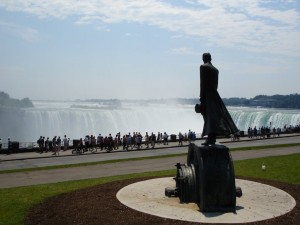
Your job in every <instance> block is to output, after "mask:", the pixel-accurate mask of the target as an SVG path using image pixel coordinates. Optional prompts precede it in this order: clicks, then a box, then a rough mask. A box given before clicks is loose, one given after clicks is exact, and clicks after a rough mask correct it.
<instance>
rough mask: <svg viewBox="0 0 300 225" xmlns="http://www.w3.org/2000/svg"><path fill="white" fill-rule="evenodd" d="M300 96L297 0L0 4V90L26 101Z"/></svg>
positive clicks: (33, 0) (21, 0) (23, 0)
mask: <svg viewBox="0 0 300 225" xmlns="http://www.w3.org/2000/svg"><path fill="white" fill-rule="evenodd" d="M203 52H210V53H211V54H212V63H213V64H214V65H215V66H216V67H217V68H218V69H219V72H220V73H219V92H220V95H221V97H247V98H251V97H254V96H255V95H258V94H266V95H273V94H292V93H300V87H299V84H300V73H299V72H300V65H299V64H300V1H298V0H285V1H284V0H248V1H247V0H226V1H224V0H181V1H179V0H161V1H159V0H82V1H79V0H77V1H76V0H56V1H54V0H0V91H4V92H6V93H8V94H9V95H10V96H11V97H13V98H24V97H29V98H30V99H52V100H57V99H62V100H69V99H70V100H71V99H90V98H106V99H107V98H109V99H110V98H119V99H153V98H172V97H183V98H191V97H192V98H194V97H195V98H197V97H198V96H199V65H200V64H201V63H202V59H201V58H202V53H203Z"/></svg>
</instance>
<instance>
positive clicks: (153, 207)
mask: <svg viewBox="0 0 300 225" xmlns="http://www.w3.org/2000/svg"><path fill="white" fill-rule="evenodd" d="M236 185H237V186H239V187H241V188H242V191H243V196H242V197H241V198H237V207H236V212H235V213H202V212H200V211H199V208H198V206H197V205H196V204H194V203H189V204H180V203H179V198H168V197H166V196H165V194H164V193H165V192H164V190H165V188H166V187H175V181H174V180H173V178H172V177H167V178H158V179H151V180H146V181H141V182H137V183H134V184H131V185H128V186H126V187H124V188H122V189H121V190H120V191H119V192H118V193H117V198H118V200H119V201H120V202H121V203H123V204H124V205H126V206H128V207H130V208H132V209H135V210H137V211H141V212H144V213H148V214H151V215H155V216H159V217H163V218H169V219H176V220H183V221H190V222H201V223H226V224H230V223H247V222H255V221H262V220H267V219H271V218H274V217H278V216H281V215H283V214H285V213H288V212H289V211H291V210H292V209H293V208H294V207H295V206H296V201H295V199H294V198H293V197H292V196H291V195H289V194H288V193H286V192H284V191H282V190H280V189H278V188H275V187H272V186H269V185H265V184H261V183H257V182H253V181H247V180H241V179H236Z"/></svg>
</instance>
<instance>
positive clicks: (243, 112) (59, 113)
mask: <svg viewBox="0 0 300 225" xmlns="http://www.w3.org/2000/svg"><path fill="white" fill-rule="evenodd" d="M34 105H35V107H34V108H28V109H22V110H21V111H20V112H18V113H15V114H16V115H15V116H13V115H9V114H12V113H2V114H0V122H1V123H2V124H3V121H4V122H5V121H8V120H9V121H8V122H6V125H5V126H4V127H3V126H2V127H1V130H0V137H1V138H2V140H5V139H6V138H7V137H11V138H12V140H16V141H23V142H31V141H35V140H37V139H38V138H39V136H44V137H49V138H53V136H61V137H62V136H63V135H65V134H66V135H67V136H68V137H70V138H71V139H77V138H80V137H84V136H85V135H96V136H97V135H98V134H99V133H101V134H102V135H104V136H106V135H108V134H109V133H111V134H112V135H115V134H116V133H118V132H121V134H122V135H123V134H127V133H129V132H131V133H132V132H141V133H142V135H144V134H145V133H146V132H148V133H151V132H153V133H155V134H157V133H158V132H167V133H168V134H169V135H170V134H178V133H179V132H182V133H187V132H188V131H189V130H192V131H194V132H196V133H197V134H200V133H201V132H202V127H203V119H202V116H201V115H200V114H196V113H195V111H194V106H193V105H180V104H177V105H176V104H170V105H163V104H143V105H141V104H133V103H123V104H122V106H114V105H101V104H99V103H89V102H79V103H78V102H72V101H70V102H54V101H34ZM228 111H229V112H230V114H231V115H232V118H233V120H234V122H235V123H236V125H237V127H238V128H239V129H240V130H241V131H246V130H247V129H248V127H254V126H256V127H261V126H270V125H271V126H272V127H284V126H285V125H287V126H289V125H293V126H295V125H299V124H300V110H288V109H266V108H249V107H228ZM8 115H9V117H8ZM8 118H9V119H8ZM15 118H17V119H15Z"/></svg>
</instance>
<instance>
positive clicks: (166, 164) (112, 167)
mask: <svg viewBox="0 0 300 225" xmlns="http://www.w3.org/2000/svg"><path fill="white" fill-rule="evenodd" d="M283 143H300V138H299V136H293V137H284V138H276V139H267V140H259V141H244V142H231V143H226V146H228V147H229V148H234V147H245V146H259V145H272V144H283ZM187 150H188V147H186V146H185V147H175V146H173V147H172V148H163V149H154V150H142V151H130V152H115V153H100V154H86V155H80V156H70V155H67V154H69V153H64V154H66V155H64V156H61V157H40V158H35V159H22V160H17V159H16V160H10V161H2V162H1V168H2V170H6V169H11V168H30V167H43V166H49V165H62V164H73V163H80V162H81V163H82V162H94V161H106V160H114V159H125V158H134V157H147V156H158V155H166V154H174V153H186V152H187ZM294 153H300V147H299V146H297V147H288V148H274V149H265V150H251V151H233V152H232V153H231V154H232V158H233V160H243V159H250V158H260V157H267V156H274V155H287V154H294ZM35 154H37V153H35ZM20 157H21V156H20ZM178 162H181V163H184V162H186V156H176V157H170V158H158V159H147V160H138V161H126V162H117V163H109V164H99V165H93V166H81V167H73V168H65V169H52V170H39V171H32V172H18V173H4V174H0V180H1V183H0V188H9V187H18V186H28V185H35V184H47V183H56V182H62V181H69V180H80V179H89V178H99V177H105V176H113V175H122V174H131V173H141V172H149V171H160V170H168V169H174V168H175V167H174V165H175V164H176V163H178Z"/></svg>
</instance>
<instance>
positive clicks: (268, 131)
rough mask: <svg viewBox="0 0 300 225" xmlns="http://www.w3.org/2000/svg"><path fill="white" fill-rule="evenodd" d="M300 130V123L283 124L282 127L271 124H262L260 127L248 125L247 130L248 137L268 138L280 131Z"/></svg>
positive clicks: (277, 134) (291, 131) (294, 131)
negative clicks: (293, 124)
mask: <svg viewBox="0 0 300 225" xmlns="http://www.w3.org/2000/svg"><path fill="white" fill-rule="evenodd" d="M298 132H300V124H299V125H296V126H291V125H290V126H287V125H285V126H284V127H283V128H280V127H277V128H275V127H273V128H271V126H269V127H268V126H262V127H258V128H257V127H256V126H254V128H252V127H249V128H248V131H247V135H248V138H251V139H252V138H256V139H259V138H270V137H271V136H273V137H275V136H280V134H282V133H298Z"/></svg>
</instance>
